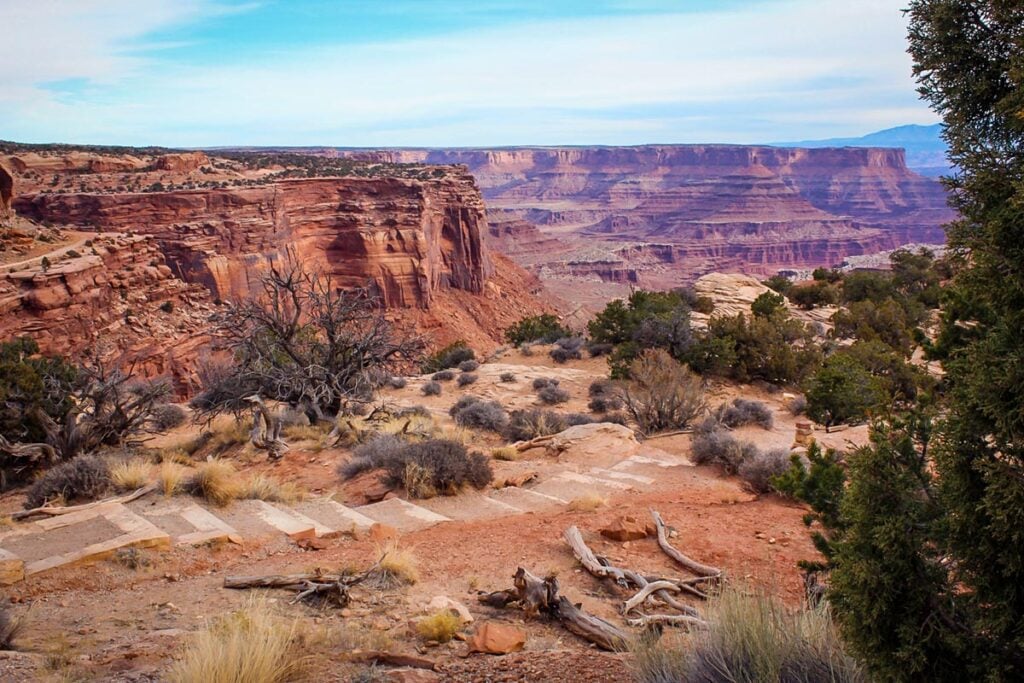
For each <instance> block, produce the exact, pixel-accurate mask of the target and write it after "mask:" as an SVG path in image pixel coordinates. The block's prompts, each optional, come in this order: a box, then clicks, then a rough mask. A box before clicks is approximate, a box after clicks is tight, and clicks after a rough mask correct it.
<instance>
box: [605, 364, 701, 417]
mask: <svg viewBox="0 0 1024 683" xmlns="http://www.w3.org/2000/svg"><path fill="white" fill-rule="evenodd" d="M629 375H630V378H631V379H630V381H628V382H624V383H623V384H622V385H620V388H619V393H618V395H619V396H620V397H621V398H622V401H623V403H624V404H625V406H626V411H627V412H628V413H629V415H630V417H632V418H633V420H634V421H635V422H636V423H637V424H638V425H639V426H640V429H641V430H643V431H644V432H645V433H648V434H653V433H655V432H662V431H667V430H670V429H684V428H686V427H687V426H689V425H690V423H691V422H692V421H693V420H694V419H695V418H696V417H697V416H699V415H700V414H702V413H703V412H704V410H705V403H704V387H703V384H702V382H701V379H700V377H699V376H698V375H696V374H694V373H693V372H690V370H689V369H688V368H686V367H685V366H683V365H680V364H679V363H678V362H677V361H676V360H675V359H674V358H672V356H670V355H669V354H668V352H667V351H665V350H664V349H647V350H645V351H643V352H642V353H641V354H640V356H639V357H638V358H637V359H636V360H634V361H633V362H632V363H631V364H630V366H629Z"/></svg>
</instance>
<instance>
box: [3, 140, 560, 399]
mask: <svg viewBox="0 0 1024 683" xmlns="http://www.w3.org/2000/svg"><path fill="white" fill-rule="evenodd" d="M0 162H2V163H4V165H5V166H7V167H10V168H13V169H20V170H16V171H14V174H15V175H19V176H20V177H21V183H20V189H19V192H18V194H17V195H16V196H13V197H12V199H11V202H10V203H11V206H12V207H13V210H14V212H15V214H16V216H17V218H18V220H19V221H22V222H27V224H29V225H41V226H42V225H46V226H58V227H59V228H60V229H63V230H67V231H73V232H75V234H77V235H79V236H82V235H88V236H93V235H94V236H95V237H94V238H92V239H79V240H78V242H76V243H74V244H71V245H64V247H63V248H62V249H58V250H54V251H51V252H49V253H48V255H46V258H45V262H44V259H43V257H41V256H39V255H37V256H36V257H35V258H32V259H27V260H25V261H23V262H20V263H17V264H13V265H12V264H8V265H7V266H6V267H5V269H4V270H5V272H4V273H3V274H2V276H0V312H2V314H3V323H2V325H0V334H2V336H3V337H4V338H10V337H13V336H17V335H21V334H28V335H30V336H33V337H34V338H36V339H37V340H38V341H39V342H40V345H41V346H42V348H43V350H44V351H47V352H58V353H69V352H71V353H74V352H76V351H80V350H81V349H82V348H83V347H86V346H90V347H91V346H92V345H91V344H88V343H86V342H89V341H94V340H99V341H101V342H103V343H105V344H106V345H107V346H110V347H111V348H112V349H113V350H111V351H109V352H108V353H107V355H108V356H110V357H117V358H119V359H122V360H124V361H128V360H130V361H132V362H134V363H136V364H138V365H139V366H140V367H141V368H142V372H143V374H145V375H147V376H170V377H172V378H173V379H174V380H175V384H176V386H177V387H178V388H179V390H180V393H182V394H187V393H189V391H190V387H191V385H192V384H193V380H194V371H195V365H196V363H197V362H198V361H199V360H200V356H201V355H202V353H201V352H202V351H204V350H206V348H207V347H208V346H209V343H210V341H211V338H210V331H209V329H207V328H206V323H205V321H206V320H207V319H208V318H209V314H210V313H211V312H212V311H213V310H215V309H216V308H217V307H218V306H222V305H224V302H230V301H239V300H242V299H245V298H248V297H251V296H253V295H255V294H257V293H258V292H259V288H260V283H261V278H262V277H263V276H264V275H265V274H266V273H268V272H269V271H270V269H271V268H274V267H278V268H280V267H286V266H287V265H289V264H300V265H301V266H302V267H303V268H304V269H306V270H308V271H316V272H320V273H323V274H326V275H329V276H330V277H331V280H332V283H333V284H334V285H335V286H337V287H341V288H349V287H368V288H369V289H370V290H371V291H372V292H374V293H375V294H376V295H377V296H378V298H379V300H380V301H381V303H382V305H383V306H384V307H385V308H386V310H387V311H388V315H389V316H391V317H393V318H394V319H395V320H397V321H399V322H400V323H401V324H403V325H406V326H410V327H414V328H416V329H418V330H419V331H421V332H423V333H424V334H425V335H427V337H428V339H429V340H430V341H432V342H434V343H436V344H445V343H449V342H452V341H455V340H457V339H465V340H466V341H468V342H470V343H472V344H474V345H475V346H477V347H478V348H479V349H480V350H481V351H487V350H488V349H491V348H494V347H495V346H496V345H497V344H498V342H499V341H500V339H501V332H502V330H503V329H504V328H505V327H506V326H508V325H510V324H512V323H513V322H515V321H516V320H518V319H519V318H520V317H523V316H525V315H529V314H533V313H537V312H539V311H541V310H544V308H545V304H544V302H542V301H541V299H540V298H539V297H538V294H539V293H540V284H539V282H538V281H537V280H536V278H535V277H533V276H531V275H529V274H528V273H526V272H525V271H523V270H522V269H521V268H519V267H518V266H516V265H515V264H514V263H512V262H511V261H509V260H508V259H507V258H505V257H504V256H502V255H500V254H492V253H491V250H490V249H489V247H488V245H487V244H486V232H487V223H486V213H485V210H484V202H483V199H482V197H481V195H480V192H479V190H478V188H477V186H476V184H475V181H474V179H473V177H472V176H471V175H470V174H469V173H468V172H466V170H465V169H464V168H459V167H444V168H442V169H430V168H429V167H428V168H427V172H421V171H417V173H416V174H415V175H414V174H413V173H411V172H410V171H409V169H403V170H404V172H396V173H394V174H391V173H389V172H388V169H377V170H376V172H375V175H374V177H356V176H345V177H300V178H288V177H284V178H281V177H275V178H274V179H268V178H267V177H266V175H267V172H266V171H265V170H264V171H261V170H258V169H252V168H248V167H246V166H245V164H241V163H238V162H233V161H230V160H217V159H216V158H212V159H211V158H210V157H208V156H207V155H205V154H203V153H183V154H165V155H157V156H155V157H152V158H148V157H146V156H145V155H137V156H136V155H131V156H127V157H126V156H105V155H102V154H88V155H82V154H38V153H33V154H16V155H11V156H9V157H7V158H2V157H0ZM275 170H276V171H278V172H281V171H282V170H287V169H286V168H282V167H277V168H275ZM211 177H212V180H210V178H211ZM201 183H205V184H206V185H209V186H202V184H201ZM126 185H130V186H133V187H134V186H139V187H144V188H146V190H145V191H128V190H127V189H126V187H125V186H126ZM52 188H57V189H52ZM82 188H85V190H83V189H82ZM161 307H163V308H161ZM164 309H167V310H164ZM172 311H173V313H172ZM186 321H187V324H186ZM132 330H137V331H138V332H139V335H138V336H139V338H141V337H148V338H149V343H148V344H142V343H141V342H140V339H139V338H136V336H135V335H133V334H130V333H129V332H130V331H132Z"/></svg>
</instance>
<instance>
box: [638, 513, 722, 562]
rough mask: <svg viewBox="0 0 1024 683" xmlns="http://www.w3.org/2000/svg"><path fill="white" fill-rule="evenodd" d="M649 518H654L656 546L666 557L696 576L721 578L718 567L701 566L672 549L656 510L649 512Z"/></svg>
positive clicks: (665, 528)
mask: <svg viewBox="0 0 1024 683" xmlns="http://www.w3.org/2000/svg"><path fill="white" fill-rule="evenodd" d="M651 516H652V517H654V524H655V526H656V527H657V529H658V545H659V546H660V547H661V549H662V550H663V551H664V552H665V554H666V555H668V556H669V557H671V558H672V559H673V560H675V561H676V563H677V564H679V565H681V566H682V567H684V568H685V569H687V570H688V571H690V572H692V573H694V574H696V575H697V576H701V577H713V578H719V577H721V576H722V570H721V569H719V568H718V567H712V566H711V565H709V564H701V563H700V562H697V561H696V560H693V559H690V558H689V557H687V556H686V555H684V554H682V553H681V552H679V551H678V550H676V549H675V548H674V547H672V544H671V543H669V542H668V529H667V527H666V526H665V522H664V520H662V518H661V515H659V514H658V512H657V511H656V510H651Z"/></svg>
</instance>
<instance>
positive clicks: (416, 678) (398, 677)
mask: <svg viewBox="0 0 1024 683" xmlns="http://www.w3.org/2000/svg"><path fill="white" fill-rule="evenodd" d="M384 678H385V680H387V681H389V682H391V683H433V682H434V681H440V680H441V676H439V675H438V674H437V673H435V672H433V671H429V670H427V669H391V670H390V671H387V672H385V674H384Z"/></svg>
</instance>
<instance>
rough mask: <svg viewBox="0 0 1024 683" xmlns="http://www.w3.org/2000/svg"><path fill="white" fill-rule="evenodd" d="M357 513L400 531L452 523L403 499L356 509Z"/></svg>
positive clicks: (392, 499)
mask: <svg viewBox="0 0 1024 683" xmlns="http://www.w3.org/2000/svg"><path fill="white" fill-rule="evenodd" d="M354 509H355V511H356V512H358V513H359V514H362V515H366V516H367V517H369V518H370V519H372V520H373V521H375V522H380V523H381V524H387V525H388V526H392V527H394V528H396V529H398V530H399V531H415V530H417V529H424V528H426V527H428V526H433V525H435V524H438V523H439V522H450V521H451V520H450V519H449V518H448V517H445V516H444V515H439V514H437V513H436V512H432V511H430V510H428V509H426V508H424V507H420V506H419V505H414V504H413V503H410V502H408V501H405V500H402V499H401V498H390V499H388V500H382V501H381V502H379V503H371V504H370V505H362V506H360V507H357V508H354Z"/></svg>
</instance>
